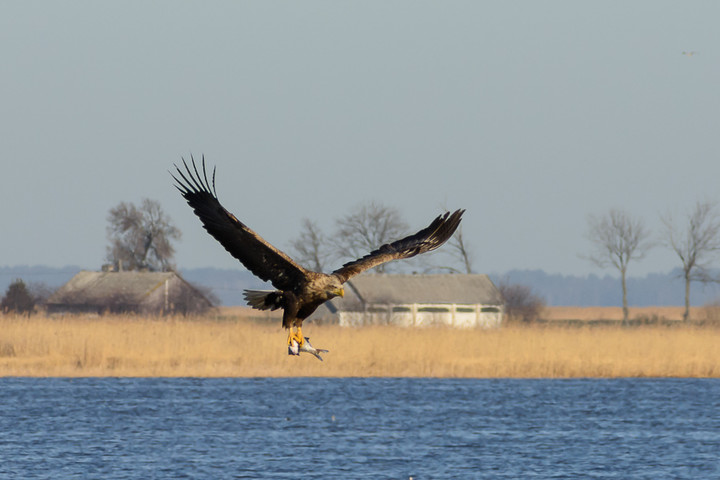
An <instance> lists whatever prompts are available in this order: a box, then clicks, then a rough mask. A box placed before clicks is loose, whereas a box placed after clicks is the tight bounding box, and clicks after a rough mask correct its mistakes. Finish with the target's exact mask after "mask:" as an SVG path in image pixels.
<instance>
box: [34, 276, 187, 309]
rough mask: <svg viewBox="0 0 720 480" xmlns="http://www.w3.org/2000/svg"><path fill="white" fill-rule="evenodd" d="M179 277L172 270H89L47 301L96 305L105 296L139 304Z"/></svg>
mask: <svg viewBox="0 0 720 480" xmlns="http://www.w3.org/2000/svg"><path fill="white" fill-rule="evenodd" d="M174 277H177V278H180V277H179V276H178V275H177V274H176V273H174V272H135V271H131V272H90V271H85V270H83V271H81V272H78V274H77V275H75V276H74V277H72V278H71V279H70V281H68V282H67V283H66V284H65V285H63V286H62V287H60V288H59V289H58V290H57V291H56V292H55V293H53V294H52V295H51V296H50V298H49V299H48V301H47V303H50V304H79V303H82V304H89V305H92V304H96V303H102V302H104V301H107V299H108V298H111V297H115V298H122V300H123V302H124V303H129V304H140V303H141V302H142V301H143V299H144V298H145V297H146V296H147V295H149V294H151V293H152V292H153V291H154V290H155V289H157V288H160V287H162V286H163V285H164V284H165V281H166V280H169V279H172V278H174Z"/></svg>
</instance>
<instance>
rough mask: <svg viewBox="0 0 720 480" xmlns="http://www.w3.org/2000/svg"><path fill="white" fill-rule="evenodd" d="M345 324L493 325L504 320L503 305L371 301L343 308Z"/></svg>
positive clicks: (339, 319)
mask: <svg viewBox="0 0 720 480" xmlns="http://www.w3.org/2000/svg"><path fill="white" fill-rule="evenodd" d="M336 318H337V323H338V324H339V325H340V326H343V327H358V326H365V325H396V326H402V327H428V326H449V327H456V328H476V327H482V328H494V327H499V326H500V324H501V322H502V308H500V307H498V306H495V305H455V304H435V305H418V304H411V305H372V306H369V307H368V308H367V310H366V311H363V312H360V311H340V312H338V313H337V317H336ZM326 321H327V320H326Z"/></svg>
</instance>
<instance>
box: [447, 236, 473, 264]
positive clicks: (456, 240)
mask: <svg viewBox="0 0 720 480" xmlns="http://www.w3.org/2000/svg"><path fill="white" fill-rule="evenodd" d="M447 246H448V252H449V254H450V255H452V257H453V258H454V259H455V260H457V261H458V262H460V263H461V264H462V266H463V270H464V272H463V273H473V268H472V261H473V258H472V254H471V253H470V251H469V249H468V245H467V243H466V242H465V236H464V235H463V228H462V225H460V226H459V227H458V229H457V230H456V231H455V234H454V235H453V236H452V238H451V239H450V240H448V244H447Z"/></svg>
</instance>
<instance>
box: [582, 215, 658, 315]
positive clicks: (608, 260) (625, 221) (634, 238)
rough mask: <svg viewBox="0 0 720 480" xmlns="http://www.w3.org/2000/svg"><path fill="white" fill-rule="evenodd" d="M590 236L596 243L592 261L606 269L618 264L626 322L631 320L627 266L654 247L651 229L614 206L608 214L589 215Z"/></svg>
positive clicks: (590, 258)
mask: <svg viewBox="0 0 720 480" xmlns="http://www.w3.org/2000/svg"><path fill="white" fill-rule="evenodd" d="M588 226H589V229H588V235H587V236H588V239H589V240H590V241H591V242H593V244H594V245H595V251H594V252H593V253H592V254H591V255H590V257H589V260H590V261H591V262H593V263H594V264H595V265H597V266H599V267H601V268H606V267H609V266H612V267H615V268H617V269H618V271H619V272H620V281H621V283H622V302H623V325H626V324H627V323H628V305H627V282H626V276H627V269H628V263H630V261H631V260H640V259H642V258H643V257H644V256H645V254H646V253H647V252H648V250H649V249H650V248H652V243H651V242H650V240H649V238H650V232H649V231H648V230H647V229H646V228H645V225H644V223H643V221H642V220H641V219H636V218H631V217H630V216H629V215H628V214H627V213H625V212H623V211H621V210H617V209H611V210H610V211H609V212H608V213H607V214H606V215H603V216H601V217H596V216H594V215H590V216H588Z"/></svg>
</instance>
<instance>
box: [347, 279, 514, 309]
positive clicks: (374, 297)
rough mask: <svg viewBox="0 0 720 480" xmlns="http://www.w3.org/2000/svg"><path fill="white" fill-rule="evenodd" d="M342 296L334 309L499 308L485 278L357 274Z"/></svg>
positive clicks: (497, 298)
mask: <svg viewBox="0 0 720 480" xmlns="http://www.w3.org/2000/svg"><path fill="white" fill-rule="evenodd" d="M345 285H346V288H345V297H344V298H343V299H339V298H337V299H333V303H334V304H335V306H338V307H340V308H342V306H343V303H345V302H348V303H350V302H352V303H355V302H357V301H358V300H361V301H364V302H367V303H389V304H395V305H398V304H409V303H420V304H443V303H459V304H468V305H475V304H481V305H499V304H502V299H501V296H500V293H499V292H498V289H497V288H496V287H495V285H494V284H493V283H492V281H491V280H490V278H489V277H488V276H487V275H478V274H470V275H460V274H445V275H391V274H365V275H359V276H357V277H355V278H353V279H351V280H349V281H348V282H347V283H346V284H345Z"/></svg>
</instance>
